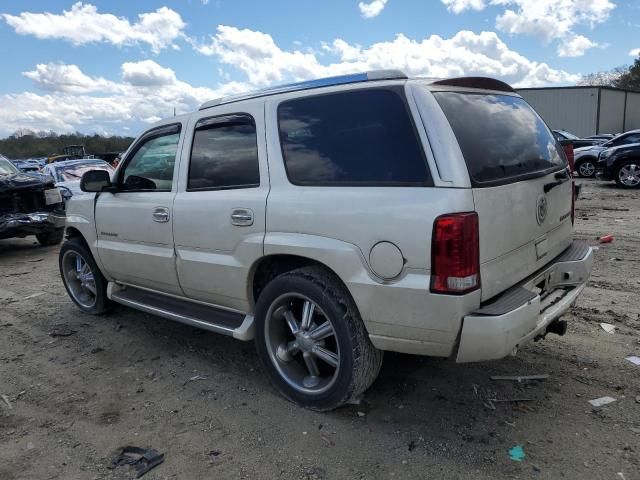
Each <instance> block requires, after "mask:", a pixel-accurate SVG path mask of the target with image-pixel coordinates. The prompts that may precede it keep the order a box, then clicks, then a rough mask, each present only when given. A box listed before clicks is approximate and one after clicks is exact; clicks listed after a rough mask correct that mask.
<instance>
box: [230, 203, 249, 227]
mask: <svg viewBox="0 0 640 480" xmlns="http://www.w3.org/2000/svg"><path fill="white" fill-rule="evenodd" d="M231 224H232V225H237V226H239V227H248V226H250V225H253V212H252V211H251V210H250V209H248V208H234V209H233V210H231Z"/></svg>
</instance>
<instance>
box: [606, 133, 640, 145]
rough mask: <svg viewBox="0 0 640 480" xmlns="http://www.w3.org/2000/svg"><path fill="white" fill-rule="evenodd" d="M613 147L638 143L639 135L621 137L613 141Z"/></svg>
mask: <svg viewBox="0 0 640 480" xmlns="http://www.w3.org/2000/svg"><path fill="white" fill-rule="evenodd" d="M612 143H613V145H628V144H630V143H640V133H630V134H629V135H623V136H621V137H620V138H619V139H617V140H613V142H612Z"/></svg>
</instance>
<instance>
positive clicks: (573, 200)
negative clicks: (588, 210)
mask: <svg viewBox="0 0 640 480" xmlns="http://www.w3.org/2000/svg"><path fill="white" fill-rule="evenodd" d="M577 194H578V193H577V191H576V182H575V180H573V179H572V180H571V225H573V224H574V223H575V220H576V195H577Z"/></svg>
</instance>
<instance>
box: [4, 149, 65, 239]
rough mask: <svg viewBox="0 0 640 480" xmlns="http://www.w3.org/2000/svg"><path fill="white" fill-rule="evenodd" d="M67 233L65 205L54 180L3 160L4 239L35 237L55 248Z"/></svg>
mask: <svg viewBox="0 0 640 480" xmlns="http://www.w3.org/2000/svg"><path fill="white" fill-rule="evenodd" d="M63 234H64V203H63V200H62V195H61V194H60V190H58V189H57V188H56V187H55V185H54V184H53V181H52V180H50V179H43V178H36V177H32V176H29V175H25V174H24V173H22V172H21V171H20V170H18V168H16V166H15V165H14V164H13V163H11V162H10V161H9V160H7V159H6V158H0V239H4V238H13V237H25V236H27V235H35V236H36V238H37V239H38V242H40V244H42V245H55V244H57V243H60V241H61V240H62V237H63Z"/></svg>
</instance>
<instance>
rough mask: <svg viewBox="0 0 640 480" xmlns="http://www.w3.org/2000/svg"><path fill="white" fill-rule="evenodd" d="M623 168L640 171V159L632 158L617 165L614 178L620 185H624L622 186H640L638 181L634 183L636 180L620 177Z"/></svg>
mask: <svg viewBox="0 0 640 480" xmlns="http://www.w3.org/2000/svg"><path fill="white" fill-rule="evenodd" d="M623 169H628V170H633V171H634V172H640V160H638V161H633V160H632V161H627V162H624V163H621V164H620V165H618V166H617V167H616V170H615V174H614V176H613V179H614V180H615V181H616V184H617V185H618V186H619V187H622V188H640V183H637V182H636V183H635V184H634V182H632V181H626V182H625V181H623V180H622V179H621V178H620V172H621V171H622V170H623Z"/></svg>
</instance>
